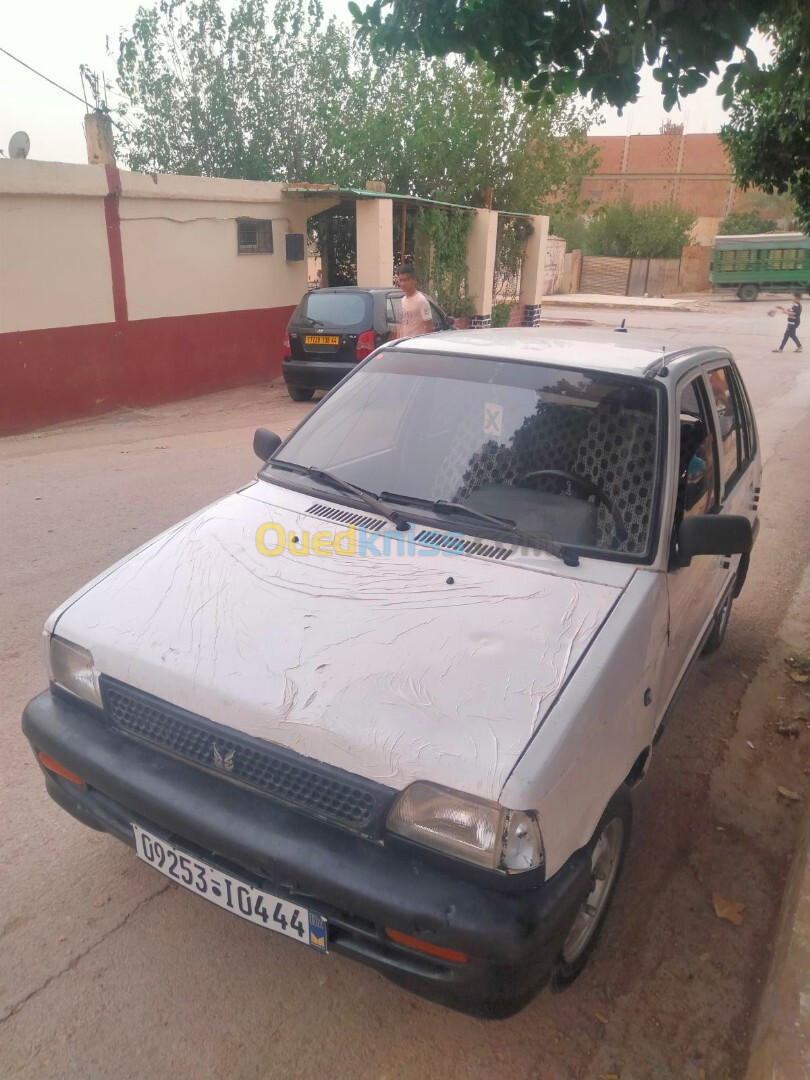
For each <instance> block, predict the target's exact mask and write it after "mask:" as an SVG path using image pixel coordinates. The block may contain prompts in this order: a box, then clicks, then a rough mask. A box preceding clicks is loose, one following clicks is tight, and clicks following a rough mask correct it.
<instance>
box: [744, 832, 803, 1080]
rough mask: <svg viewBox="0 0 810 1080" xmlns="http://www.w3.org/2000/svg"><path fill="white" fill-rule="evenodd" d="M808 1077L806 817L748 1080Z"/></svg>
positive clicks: (769, 974) (775, 947)
mask: <svg viewBox="0 0 810 1080" xmlns="http://www.w3.org/2000/svg"><path fill="white" fill-rule="evenodd" d="M808 1076H810V818H808V819H807V821H806V823H805V828H804V831H803V839H802V842H801V843H800V844H799V846H798V850H797V852H796V857H795V859H794V861H793V865H792V867H791V870H790V874H789V876H788V882H787V888H786V890H785V898H784V901H783V904H782V912H781V916H780V921H779V928H778V930H777V934H776V941H775V943H774V951H773V959H772V960H771V969H770V971H769V973H768V981H767V983H766V984H765V990H764V991H763V995H762V1000H761V1002H760V1008H759V1018H758V1022H757V1026H756V1029H755V1032H754V1039H753V1043H752V1046H751V1057H750V1060H749V1064H748V1072H747V1073H746V1080H799V1077H808Z"/></svg>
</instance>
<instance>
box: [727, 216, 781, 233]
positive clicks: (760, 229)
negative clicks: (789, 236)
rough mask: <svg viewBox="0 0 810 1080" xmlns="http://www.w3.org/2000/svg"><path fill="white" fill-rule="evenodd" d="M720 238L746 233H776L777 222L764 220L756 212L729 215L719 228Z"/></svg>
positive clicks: (768, 219)
mask: <svg viewBox="0 0 810 1080" xmlns="http://www.w3.org/2000/svg"><path fill="white" fill-rule="evenodd" d="M717 232H718V233H719V235H720V236H742V235H744V234H746V233H767V232H776V222H775V221H773V220H771V218H764V217H762V216H761V215H760V214H758V213H757V212H756V210H745V211H741V212H739V213H736V214H728V215H727V216H726V217H724V218H723V220H722V221H721V222H720V224H719V225H718V226H717Z"/></svg>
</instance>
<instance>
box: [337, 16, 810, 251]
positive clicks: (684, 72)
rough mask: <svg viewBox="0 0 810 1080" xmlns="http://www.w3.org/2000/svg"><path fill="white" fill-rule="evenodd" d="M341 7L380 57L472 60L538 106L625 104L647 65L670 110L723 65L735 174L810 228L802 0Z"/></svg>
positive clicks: (808, 30)
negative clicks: (756, 46)
mask: <svg viewBox="0 0 810 1080" xmlns="http://www.w3.org/2000/svg"><path fill="white" fill-rule="evenodd" d="M349 8H350V10H351V11H352V13H353V15H354V18H355V20H356V22H357V24H358V31H357V32H358V36H359V37H360V38H362V39H363V40H367V41H370V42H371V44H372V47H373V48H374V49H375V50H376V51H377V52H378V53H386V54H393V53H396V52H398V51H400V50H402V49H405V50H418V51H420V52H422V53H424V54H425V55H427V56H447V55H448V54H450V53H461V54H462V55H464V56H465V57H467V59H472V58H475V57H477V58H480V59H481V60H482V61H483V62H484V63H486V64H487V66H488V67H489V68H490V69H491V70H492V72H493V73H494V75H495V77H496V78H498V79H500V80H502V81H504V82H507V83H509V84H511V85H514V86H520V87H522V88H523V90H524V91H525V93H526V96H527V97H528V99H529V100H533V101H543V102H546V103H549V102H550V101H551V100H552V99H553V97H554V95H556V94H560V93H570V92H571V91H573V90H579V91H580V93H582V94H584V95H588V94H589V95H591V97H592V99H593V100H594V101H595V102H598V103H607V104H610V105H613V106H616V107H618V108H619V109H621V108H623V107H624V106H625V105H628V104H629V103H630V102H633V101H636V100H637V99H638V94H639V87H640V81H639V71H640V70H641V68H642V66H643V65H644V64H645V63H646V64H650V65H652V67H653V75H654V77H655V78H656V79H657V80H658V82H659V83H660V84H661V92H662V95H663V101H664V105H665V107H666V108H667V109H672V108H673V107H674V106H675V105H676V104H677V102H678V100H679V98H681V97H685V96H687V95H689V94H691V93H693V92H694V91H695V90H698V89H700V87H702V86H705V84H706V82H707V81H708V78H709V76H710V75H713V74H716V73H717V72H718V71H719V67H720V65H721V64H723V63H726V64H727V65H728V66H727V67H726V70H725V73H724V75H723V79H722V81H721V84H720V92H721V93H722V94H723V95H724V104H725V105H726V108H729V107H731V120H730V123H729V124H728V125H727V126H726V127H725V128H724V129H723V131H722V133H721V134H722V137H723V140H724V142H725V144H726V147H727V149H728V152H729V155H730V157H731V160H732V163H733V166H734V173H735V179H736V180H737V182H738V183H740V184H742V185H743V186H744V187H745V186H748V185H758V186H760V187H761V188H763V189H764V190H765V191H766V192H769V193H772V192H777V193H782V192H789V193H790V194H791V195H792V196H793V199H794V200H795V203H796V207H797V217H798V219H799V221H800V223H802V224H803V226H804V227H805V228H806V229H808V230H810V111H809V110H810V4H808V3H807V0H577V2H574V0H542V3H541V2H540V0H373V2H372V3H371V4H369V5H368V6H366V7H365V10H363V11H361V10H360V7H359V6H358V4H357V3H355V2H352V3H350V4H349ZM756 29H758V30H760V31H761V32H762V33H765V34H768V35H770V36H771V39H772V41H773V43H774V56H773V60H772V62H771V63H770V64H766V65H764V66H763V67H760V66H759V64H758V62H757V58H756V56H755V54H754V53H753V51H752V50H751V49H749V48H748V47H747V43H748V40H749V38H750V36H751V33H752V32H753V31H754V30H756ZM738 50H740V51H741V53H742V58H741V59H736V58H735V53H737V51H738ZM730 61H733V62H730Z"/></svg>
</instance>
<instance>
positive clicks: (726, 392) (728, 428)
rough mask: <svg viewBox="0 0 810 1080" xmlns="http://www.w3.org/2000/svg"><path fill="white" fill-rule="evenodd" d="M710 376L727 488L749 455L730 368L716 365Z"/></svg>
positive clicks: (724, 479)
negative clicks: (718, 423)
mask: <svg viewBox="0 0 810 1080" xmlns="http://www.w3.org/2000/svg"><path fill="white" fill-rule="evenodd" d="M708 378H709V387H710V389H711V393H712V397H713V398H714V405H715V408H716V409H717V417H718V420H719V422H720V441H721V447H720V453H721V456H722V460H723V465H722V472H723V481H724V483H725V487H726V490H728V489H729V488H730V487H731V486H732V485H733V483H734V480H735V477H736V474H737V473H738V472H739V471H740V469H741V467H742V464H743V461H744V460H745V459H746V457H747V456H748V455H747V453H746V447H745V444H744V436H743V430H742V420H741V415H740V404H739V397H738V395H737V394H736V393H735V382H734V374H733V372H732V370H731V368H730V367H718V368H714V369H713V370H711V371H710V372H709V375H708Z"/></svg>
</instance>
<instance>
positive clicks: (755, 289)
mask: <svg viewBox="0 0 810 1080" xmlns="http://www.w3.org/2000/svg"><path fill="white" fill-rule="evenodd" d="M737 296H738V297H739V299H740V300H747V301H750V300H756V298H757V297H758V296H759V285H754V284H752V283H751V282H748V283H747V284H746V285H741V286H740V287H739V289H737Z"/></svg>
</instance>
